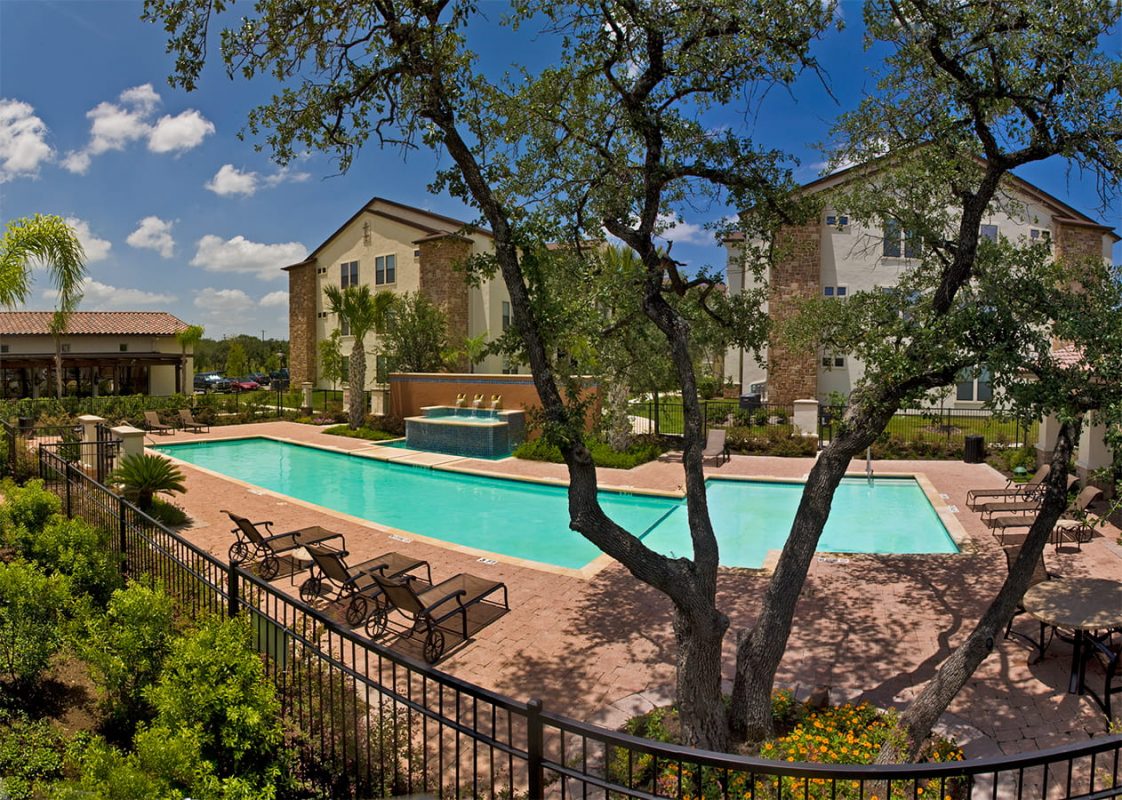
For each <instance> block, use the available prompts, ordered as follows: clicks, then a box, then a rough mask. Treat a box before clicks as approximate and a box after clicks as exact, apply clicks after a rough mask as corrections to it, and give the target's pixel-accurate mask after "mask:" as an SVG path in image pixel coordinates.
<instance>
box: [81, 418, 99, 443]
mask: <svg viewBox="0 0 1122 800" xmlns="http://www.w3.org/2000/svg"><path fill="white" fill-rule="evenodd" d="M78 422H79V423H81V425H82V444H92V443H93V442H96V441H97V426H98V425H100V424H102V423H103V422H105V418H104V417H99V416H97V415H96V414H83V415H82V416H80V417H78Z"/></svg>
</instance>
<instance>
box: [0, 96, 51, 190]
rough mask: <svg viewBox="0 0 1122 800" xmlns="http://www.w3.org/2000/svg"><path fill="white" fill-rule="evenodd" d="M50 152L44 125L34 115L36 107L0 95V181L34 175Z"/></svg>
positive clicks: (49, 155)
mask: <svg viewBox="0 0 1122 800" xmlns="http://www.w3.org/2000/svg"><path fill="white" fill-rule="evenodd" d="M53 152H54V151H53V150H52V149H51V146H50V145H49V144H47V126H46V124H45V123H44V122H43V120H41V119H39V117H37V116H35V109H34V108H33V107H32V106H31V105H29V104H28V103H23V102H20V101H19V100H5V99H3V98H0V183H4V182H6V181H9V180H11V179H12V178H17V177H21V176H22V177H34V176H36V175H37V174H38V173H39V165H40V164H42V163H43V162H44V161H47V160H49V159H50V158H51V155H52V154H53Z"/></svg>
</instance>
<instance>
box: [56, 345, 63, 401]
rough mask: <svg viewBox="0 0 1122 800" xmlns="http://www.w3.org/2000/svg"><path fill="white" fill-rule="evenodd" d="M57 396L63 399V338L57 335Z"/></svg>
mask: <svg viewBox="0 0 1122 800" xmlns="http://www.w3.org/2000/svg"><path fill="white" fill-rule="evenodd" d="M55 396H56V397H57V398H58V399H59V400H61V399H62V339H60V338H58V337H57V336H56V337H55Z"/></svg>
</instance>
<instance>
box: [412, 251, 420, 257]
mask: <svg viewBox="0 0 1122 800" xmlns="http://www.w3.org/2000/svg"><path fill="white" fill-rule="evenodd" d="M420 257H421V251H420V250H414V251H413V258H420Z"/></svg>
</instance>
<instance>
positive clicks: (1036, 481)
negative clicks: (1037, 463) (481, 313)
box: [966, 464, 1052, 509]
mask: <svg viewBox="0 0 1122 800" xmlns="http://www.w3.org/2000/svg"><path fill="white" fill-rule="evenodd" d="M1051 471H1052V465H1051V464H1044V465H1043V466H1041V467H1040V469H1038V470H1037V471H1036V474H1035V475H1033V476H1032V478H1030V479H1029V480H1028V482H1027V483H1020V484H1018V483H1014V482H1013V480H1012V479H1010V480H1009V481H1008V482H1007V483H1006V484H1005V488H1004V489H971V490H970V491H969V492H967V493H966V505H967V507H969V508H971V509H974V508H977V507H978V506H979V505H982V504H983V503H990V502H1000V501H1002V500H1008V501H1009V502H1015V501H1017V500H1028V499H1030V498H1032V497H1034V496H1035V495H1036V494H1037V493H1039V492H1040V484H1041V483H1043V482H1044V479H1045V478H1047V477H1048V473H1050V472H1051Z"/></svg>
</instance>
